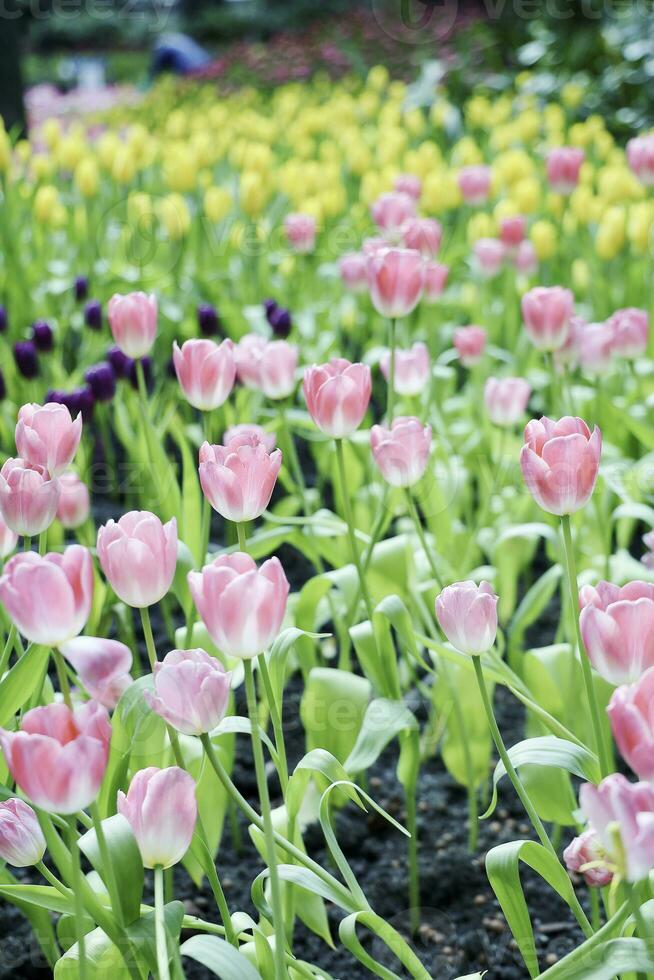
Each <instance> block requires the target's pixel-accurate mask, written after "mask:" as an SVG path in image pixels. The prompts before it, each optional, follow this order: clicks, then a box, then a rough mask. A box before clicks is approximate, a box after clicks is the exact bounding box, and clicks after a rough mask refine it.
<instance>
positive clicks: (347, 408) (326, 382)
mask: <svg viewBox="0 0 654 980" xmlns="http://www.w3.org/2000/svg"><path fill="white" fill-rule="evenodd" d="M303 389H304V397H305V399H306V403H307V408H308V409H309V414H310V415H311V418H312V419H313V421H314V422H315V423H316V425H317V426H318V428H319V429H320V430H321V431H322V432H324V433H325V434H326V435H328V436H331V437H332V438H334V439H343V438H345V437H346V436H349V435H351V434H352V433H353V432H354V431H355V429H357V428H358V427H359V426H360V425H361V422H362V421H363V417H364V415H365V414H366V410H367V408H368V403H369V402H370V395H371V392H372V381H371V377H370V368H369V367H368V366H367V364H351V363H350V362H349V361H346V360H345V359H344V358H333V359H332V360H331V361H329V362H328V363H327V364H321V365H320V366H318V365H316V364H314V365H313V367H309V368H307V369H306V370H305V372H304V381H303Z"/></svg>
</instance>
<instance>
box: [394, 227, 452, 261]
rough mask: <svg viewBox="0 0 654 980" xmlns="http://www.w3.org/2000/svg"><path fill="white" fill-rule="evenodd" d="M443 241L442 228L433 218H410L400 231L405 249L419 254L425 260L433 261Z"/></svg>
mask: <svg viewBox="0 0 654 980" xmlns="http://www.w3.org/2000/svg"><path fill="white" fill-rule="evenodd" d="M442 239H443V226H442V225H441V223H440V221H436V219H435V218H410V219H409V220H408V221H407V222H406V224H405V225H404V228H403V230H402V240H403V241H404V246H405V248H412V249H414V250H415V251H416V252H420V254H421V255H424V257H425V258H427V259H435V258H436V256H437V255H438V250H439V249H440V247H441V241H442Z"/></svg>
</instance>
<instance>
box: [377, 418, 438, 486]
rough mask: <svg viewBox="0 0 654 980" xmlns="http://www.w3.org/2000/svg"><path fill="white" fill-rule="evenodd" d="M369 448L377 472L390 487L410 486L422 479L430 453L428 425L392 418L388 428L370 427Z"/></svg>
mask: <svg viewBox="0 0 654 980" xmlns="http://www.w3.org/2000/svg"><path fill="white" fill-rule="evenodd" d="M370 446H371V448H372V455H373V458H374V460H375V463H376V464H377V468H378V469H379V472H380V473H381V475H382V476H383V477H384V479H385V480H386V482H387V483H389V484H390V485H391V486H392V487H412V486H413V485H414V484H416V483H417V482H418V480H420V479H422V477H423V475H424V472H425V470H426V468H427V463H428V461H429V452H430V450H431V426H429V425H424V426H423V424H422V422H421V421H420V419H417V418H413V417H411V418H402V417H400V418H396V419H395V420H394V421H393V424H392V425H391V427H390V428H386V427H384V426H383V425H373V427H372V429H371V430H370Z"/></svg>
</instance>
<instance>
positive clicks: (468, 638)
mask: <svg viewBox="0 0 654 980" xmlns="http://www.w3.org/2000/svg"><path fill="white" fill-rule="evenodd" d="M436 618H437V619H438V622H439V623H440V627H441V629H442V630H443V632H444V633H445V636H446V637H447V639H448V640H449V641H450V643H451V644H452V646H453V647H455V648H456V649H457V650H460V651H461V653H467V654H469V655H470V656H473V657H474V656H480V655H481V654H482V653H487V652H488V650H490V648H491V647H492V646H493V644H494V643H495V636H496V634H497V596H496V595H495V593H494V592H493V587H492V585H490V584H489V583H488V582H481V583H480V584H479V585H476V584H475V583H474V582H455V583H454V585H448V586H447V587H446V588H444V589H443V591H442V592H441V593H440V595H439V596H437V597H436Z"/></svg>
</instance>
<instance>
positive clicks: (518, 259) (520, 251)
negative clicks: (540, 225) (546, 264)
mask: <svg viewBox="0 0 654 980" xmlns="http://www.w3.org/2000/svg"><path fill="white" fill-rule="evenodd" d="M513 264H514V266H515V267H516V269H517V270H518V272H520V273H522V275H523V276H532V275H533V274H534V273H535V272H536V270H537V269H538V256H537V255H536V249H535V248H534V246H533V244H532V243H531V242H530V241H529V239H528V238H525V240H524V241H523V242H520V244H519V245H518V247H517V249H516V250H515V254H514V256H513Z"/></svg>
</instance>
